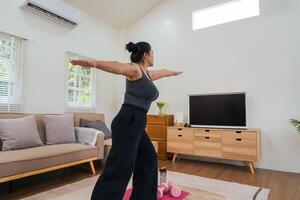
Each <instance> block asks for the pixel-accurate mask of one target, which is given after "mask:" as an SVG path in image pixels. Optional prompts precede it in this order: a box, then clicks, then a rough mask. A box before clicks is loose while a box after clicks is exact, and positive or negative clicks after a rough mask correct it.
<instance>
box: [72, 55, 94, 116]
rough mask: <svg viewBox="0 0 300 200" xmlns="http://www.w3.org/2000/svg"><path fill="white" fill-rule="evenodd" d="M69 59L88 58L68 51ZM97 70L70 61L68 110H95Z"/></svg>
mask: <svg viewBox="0 0 300 200" xmlns="http://www.w3.org/2000/svg"><path fill="white" fill-rule="evenodd" d="M68 57H69V60H72V59H88V60H91V59H90V58H87V57H84V56H80V55H78V54H74V53H70V52H68ZM95 81H96V78H95V71H94V69H91V68H86V67H82V66H78V65H72V64H71V63H69V62H68V70H67V111H82V112H93V111H94V110H95Z"/></svg>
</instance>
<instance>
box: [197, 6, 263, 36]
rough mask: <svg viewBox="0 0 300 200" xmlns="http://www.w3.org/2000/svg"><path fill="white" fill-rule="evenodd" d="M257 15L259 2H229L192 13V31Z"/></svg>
mask: <svg viewBox="0 0 300 200" xmlns="http://www.w3.org/2000/svg"><path fill="white" fill-rule="evenodd" d="M258 15H259V0H231V1H229V2H226V3H223V4H219V5H216V6H213V7H209V8H206V9H202V10H198V11H194V12H193V30H197V29H201V28H206V27H210V26H214V25H219V24H224V23H227V22H232V21H237V20H240V19H245V18H249V17H254V16H258Z"/></svg>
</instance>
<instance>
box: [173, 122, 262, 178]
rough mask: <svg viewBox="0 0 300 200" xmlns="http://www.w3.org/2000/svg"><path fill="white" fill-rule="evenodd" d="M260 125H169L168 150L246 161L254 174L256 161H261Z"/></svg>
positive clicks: (174, 157)
mask: <svg viewBox="0 0 300 200" xmlns="http://www.w3.org/2000/svg"><path fill="white" fill-rule="evenodd" d="M260 137H261V136H260V130H259V129H245V130H238V129H216V128H214V129H212V128H188V127H178V126H167V152H170V153H173V162H175V159H176V157H177V155H178V154H185V155H193V156H204V157H212V158H221V159H229V160H238V161H244V162H246V163H247V165H248V167H249V169H250V172H251V173H252V174H254V170H255V165H254V162H257V161H260V157H261V142H260Z"/></svg>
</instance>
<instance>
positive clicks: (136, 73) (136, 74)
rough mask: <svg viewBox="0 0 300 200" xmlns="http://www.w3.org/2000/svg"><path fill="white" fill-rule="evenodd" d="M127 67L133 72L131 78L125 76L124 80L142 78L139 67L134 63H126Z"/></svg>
mask: <svg viewBox="0 0 300 200" xmlns="http://www.w3.org/2000/svg"><path fill="white" fill-rule="evenodd" d="M128 65H129V66H130V67H131V71H132V72H133V73H132V75H131V76H126V79H128V80H130V81H135V80H138V79H140V78H141V77H142V72H141V69H140V67H139V66H138V65H137V64H135V63H128Z"/></svg>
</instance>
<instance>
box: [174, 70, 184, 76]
mask: <svg viewBox="0 0 300 200" xmlns="http://www.w3.org/2000/svg"><path fill="white" fill-rule="evenodd" d="M182 73H183V72H182V71H174V73H173V76H177V75H179V74H182Z"/></svg>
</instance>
